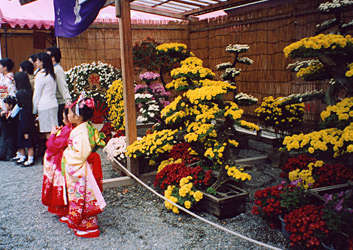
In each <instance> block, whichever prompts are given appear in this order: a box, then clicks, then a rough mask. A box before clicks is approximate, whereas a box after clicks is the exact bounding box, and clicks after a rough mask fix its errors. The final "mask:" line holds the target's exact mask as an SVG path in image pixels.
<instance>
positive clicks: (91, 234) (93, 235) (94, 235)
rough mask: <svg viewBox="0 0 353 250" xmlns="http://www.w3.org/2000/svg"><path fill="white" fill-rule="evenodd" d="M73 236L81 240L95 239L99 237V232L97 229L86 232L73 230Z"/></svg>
mask: <svg viewBox="0 0 353 250" xmlns="http://www.w3.org/2000/svg"><path fill="white" fill-rule="evenodd" d="M75 235H76V236H77V237H82V238H97V237H98V236H99V235H100V231H99V230H98V229H95V230H87V231H81V230H75Z"/></svg>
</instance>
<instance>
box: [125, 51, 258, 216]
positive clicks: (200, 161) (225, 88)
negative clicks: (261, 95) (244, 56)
mask: <svg viewBox="0 0 353 250" xmlns="http://www.w3.org/2000/svg"><path fill="white" fill-rule="evenodd" d="M183 48H184V47H183ZM180 64H181V66H180V67H179V68H175V69H173V70H172V71H171V77H172V79H173V80H172V82H170V83H168V84H167V85H166V87H167V88H168V89H173V90H176V91H180V92H181V93H182V94H181V95H179V96H177V97H176V98H175V99H174V100H173V101H172V102H171V103H170V104H169V105H167V106H166V107H165V108H164V109H163V110H162V111H161V119H162V121H161V123H160V124H158V126H156V127H155V130H154V131H153V133H151V134H149V135H146V136H145V137H143V138H142V139H141V140H140V141H136V142H134V143H133V144H132V145H130V146H128V148H127V155H128V156H129V157H140V156H143V157H146V158H149V159H150V162H151V163H154V164H155V165H157V166H158V165H160V164H162V163H163V164H165V162H163V161H165V160H168V159H170V158H169V157H170V154H169V153H170V152H171V151H172V150H173V148H174V147H176V146H178V145H180V144H183V143H187V144H188V145H189V147H190V149H189V150H188V152H189V153H192V154H193V155H195V157H196V158H197V161H196V162H193V163H191V164H190V163H187V162H185V161H184V160H183V161H182V163H183V164H184V165H185V166H186V167H192V166H195V165H197V166H200V167H201V168H202V169H203V170H204V171H207V170H216V172H217V173H218V174H217V176H216V178H215V180H214V182H213V183H212V185H211V186H210V190H214V191H217V190H218V189H219V188H220V187H222V185H223V184H224V183H225V182H227V181H229V180H235V181H238V182H242V181H246V180H250V179H251V176H250V175H249V174H247V173H246V172H244V171H243V170H242V169H241V168H239V167H237V166H235V164H234V162H233V160H234V159H232V150H234V149H235V148H236V147H237V146H238V142H237V141H236V140H235V139H234V137H235V135H236V133H237V132H236V130H235V128H234V125H239V126H241V127H246V128H249V129H254V130H256V129H258V126H257V125H255V124H253V123H250V122H247V121H244V120H242V119H241V116H242V114H243V110H241V109H239V107H238V105H237V104H236V103H235V102H233V101H225V100H224V98H223V97H224V95H225V94H227V93H229V92H234V91H235V89H236V87H235V86H234V85H232V84H231V83H228V82H225V81H216V80H213V78H214V76H215V74H214V73H213V72H212V70H210V69H207V68H204V67H203V66H202V60H201V59H199V58H196V57H189V58H186V59H185V60H184V61H182V62H181V63H180ZM173 160H174V161H176V160H178V159H173ZM174 165H175V166H174V167H170V171H175V168H179V167H180V165H178V164H174ZM190 165H191V166H190ZM166 167H167V166H165V167H164V168H166ZM183 174H185V176H182V175H183ZM179 176H180V177H182V178H186V179H179V183H174V184H173V185H169V186H168V187H166V188H167V191H166V193H165V195H166V196H167V197H170V196H173V192H176V190H178V193H179V195H180V197H176V196H173V197H175V198H173V199H174V200H175V201H176V202H178V203H179V204H181V205H183V206H185V207H191V206H192V204H193V203H194V202H197V201H198V200H199V199H200V197H199V196H197V197H195V196H193V197H194V200H192V199H191V200H190V197H189V196H190V195H191V194H193V195H194V194H196V191H195V190H196V189H195V190H193V189H192V188H193V187H195V182H193V180H195V177H194V176H191V175H189V172H188V171H183V172H182V173H180V175H179ZM188 176H190V177H188ZM185 183H186V184H185ZM188 183H192V185H190V184H189V185H187V184H188ZM210 184H211V183H210ZM184 186H185V187H184ZM203 188H206V187H203ZM181 190H183V191H181ZM193 192H194V193H193ZM174 195H175V194H174ZM184 195H185V196H184ZM188 195H189V196H188ZM185 197H188V201H190V203H191V204H190V203H189V202H186V200H184V198H185ZM185 202H186V204H185ZM166 205H167V207H168V208H171V207H170V205H169V204H166ZM189 205H190V206H189ZM172 209H173V208H172ZM174 210H175V209H174ZM174 212H176V211H174Z"/></svg>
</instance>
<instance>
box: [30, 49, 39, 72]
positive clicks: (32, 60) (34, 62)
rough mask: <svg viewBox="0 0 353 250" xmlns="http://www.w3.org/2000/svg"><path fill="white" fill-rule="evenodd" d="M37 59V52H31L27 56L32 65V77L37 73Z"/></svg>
mask: <svg viewBox="0 0 353 250" xmlns="http://www.w3.org/2000/svg"><path fill="white" fill-rule="evenodd" d="M37 59H38V54H33V55H31V56H30V57H28V61H30V62H31V63H32V64H33V66H34V72H33V77H36V75H37V73H38V72H39V70H40V68H38V65H37Z"/></svg>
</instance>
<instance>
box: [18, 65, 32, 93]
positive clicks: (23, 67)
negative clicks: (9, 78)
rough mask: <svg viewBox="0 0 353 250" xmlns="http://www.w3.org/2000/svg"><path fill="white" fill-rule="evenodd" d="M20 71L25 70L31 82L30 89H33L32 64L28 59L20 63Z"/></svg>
mask: <svg viewBox="0 0 353 250" xmlns="http://www.w3.org/2000/svg"><path fill="white" fill-rule="evenodd" d="M19 71H20V72H25V73H26V74H27V76H28V79H29V82H30V84H31V88H32V91H33V90H34V75H33V73H34V65H33V63H31V62H30V61H23V62H21V64H20V70H19Z"/></svg>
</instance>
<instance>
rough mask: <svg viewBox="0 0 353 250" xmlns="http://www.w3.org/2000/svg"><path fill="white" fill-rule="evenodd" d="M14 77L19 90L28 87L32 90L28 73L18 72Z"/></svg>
mask: <svg viewBox="0 0 353 250" xmlns="http://www.w3.org/2000/svg"><path fill="white" fill-rule="evenodd" d="M14 79H15V85H16V89H17V90H21V89H27V90H31V91H32V87H31V83H30V82H29V78H28V75H27V74H26V73H25V72H16V73H15V76H14Z"/></svg>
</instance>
